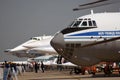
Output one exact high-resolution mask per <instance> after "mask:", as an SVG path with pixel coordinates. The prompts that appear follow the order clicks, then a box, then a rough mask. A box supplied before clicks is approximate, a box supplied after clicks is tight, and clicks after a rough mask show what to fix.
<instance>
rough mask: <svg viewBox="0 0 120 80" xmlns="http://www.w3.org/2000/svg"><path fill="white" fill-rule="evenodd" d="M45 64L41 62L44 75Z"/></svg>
mask: <svg viewBox="0 0 120 80" xmlns="http://www.w3.org/2000/svg"><path fill="white" fill-rule="evenodd" d="M44 67H45V66H44V64H43V61H41V70H42V72H43V73H44Z"/></svg>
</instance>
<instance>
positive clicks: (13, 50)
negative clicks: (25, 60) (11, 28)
mask: <svg viewBox="0 0 120 80" xmlns="http://www.w3.org/2000/svg"><path fill="white" fill-rule="evenodd" d="M22 50H27V48H25V47H22V46H18V47H16V48H13V49H11V50H10V51H9V52H16V51H22Z"/></svg>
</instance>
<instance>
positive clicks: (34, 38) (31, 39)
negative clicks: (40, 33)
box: [31, 37, 40, 41]
mask: <svg viewBox="0 0 120 80" xmlns="http://www.w3.org/2000/svg"><path fill="white" fill-rule="evenodd" d="M31 40H37V41H39V40H40V39H37V38H34V37H33V38H31Z"/></svg>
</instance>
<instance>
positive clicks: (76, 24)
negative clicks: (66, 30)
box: [73, 21, 81, 27]
mask: <svg viewBox="0 0 120 80" xmlns="http://www.w3.org/2000/svg"><path fill="white" fill-rule="evenodd" d="M80 23H81V21H76V22H75V24H74V25H73V27H78V26H79V24H80Z"/></svg>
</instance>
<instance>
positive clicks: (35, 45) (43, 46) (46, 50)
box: [23, 36, 57, 55]
mask: <svg viewBox="0 0 120 80" xmlns="http://www.w3.org/2000/svg"><path fill="white" fill-rule="evenodd" d="M52 38H53V36H51V37H49V38H47V39H43V40H40V41H36V42H32V43H29V44H25V45H23V47H25V48H28V49H29V48H30V49H31V50H35V51H37V52H38V53H43V54H49V55H50V54H57V52H56V51H55V49H54V48H53V47H52V46H51V45H50V41H51V39H52Z"/></svg>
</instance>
